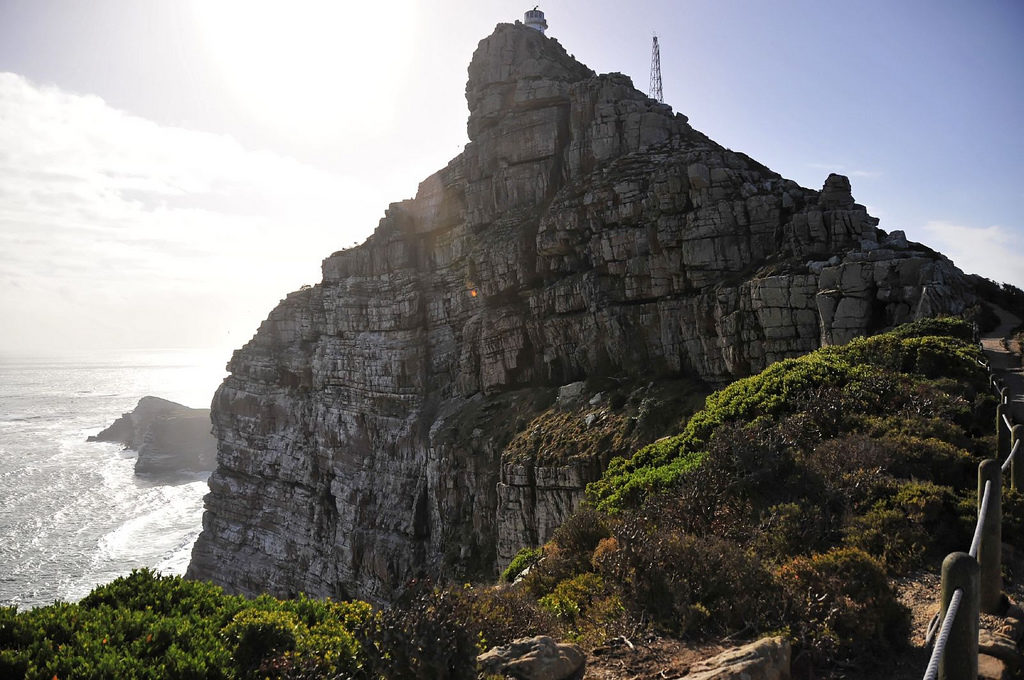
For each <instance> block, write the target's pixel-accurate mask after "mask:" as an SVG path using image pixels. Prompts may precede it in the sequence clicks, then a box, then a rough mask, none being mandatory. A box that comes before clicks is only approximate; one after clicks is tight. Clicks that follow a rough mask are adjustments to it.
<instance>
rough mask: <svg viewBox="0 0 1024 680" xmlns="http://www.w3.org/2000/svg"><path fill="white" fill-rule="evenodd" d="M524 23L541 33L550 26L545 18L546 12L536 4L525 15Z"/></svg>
mask: <svg viewBox="0 0 1024 680" xmlns="http://www.w3.org/2000/svg"><path fill="white" fill-rule="evenodd" d="M523 23H524V24H526V25H527V26H529V27H530V28H533V29H536V30H538V31H540V32H541V33H543V32H544V31H545V30H546V29H547V27H548V22H547V21H546V20H545V19H544V12H541V11H540V10H539V9H537V7H536V6H535V7H534V8H533V9H531V10H529V11H528V12H527V13H526V14H525V15H524V16H523Z"/></svg>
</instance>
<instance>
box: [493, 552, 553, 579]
mask: <svg viewBox="0 0 1024 680" xmlns="http://www.w3.org/2000/svg"><path fill="white" fill-rule="evenodd" d="M543 554H544V551H543V550H542V549H541V548H522V549H520V550H519V552H517V553H516V556H515V557H513V558H512V561H511V562H509V563H508V566H507V567H505V571H503V572H501V577H500V578H499V580H500V581H501V582H502V583H512V582H513V581H515V580H516V578H518V576H519V575H520V574H521V573H523V572H524V571H526V570H527V569H528V568H530V567H532V566H533V565H534V564H536V563H537V560H539V559H540V558H541V555H543Z"/></svg>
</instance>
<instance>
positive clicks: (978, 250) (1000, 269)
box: [922, 220, 1024, 288]
mask: <svg viewBox="0 0 1024 680" xmlns="http://www.w3.org/2000/svg"><path fill="white" fill-rule="evenodd" d="M922 231H923V233H924V238H923V239H922V240H923V241H924V242H925V243H926V244H928V246H929V247H931V248H934V249H935V250H938V251H939V252H941V253H942V254H943V255H946V256H947V257H948V258H950V259H951V260H953V262H954V263H955V264H956V266H957V267H959V268H960V269H962V270H963V271H964V272H966V273H968V274H979V275H981V276H984V277H986V278H989V279H992V280H994V281H997V282H999V283H1012V284H1013V285H1015V286H1017V287H1019V288H1024V251H1021V249H1020V239H1019V236H1018V235H1017V234H1015V233H1014V232H1013V230H1011V229H1009V228H1007V227H1003V226H1000V225H992V226H988V227H974V226H969V225H963V224H953V223H951V222H945V221H941V220H933V221H930V222H928V223H927V224H926V225H925V226H924V227H923V228H922Z"/></svg>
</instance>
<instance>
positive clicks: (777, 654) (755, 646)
mask: <svg viewBox="0 0 1024 680" xmlns="http://www.w3.org/2000/svg"><path fill="white" fill-rule="evenodd" d="M789 657H790V646H789V640H787V639H786V638H782V637H770V638H762V639H760V640H757V641H755V642H751V643H750V644H747V645H744V646H742V647H737V648H736V649H730V650H729V651H727V652H722V653H721V654H719V655H718V656H715V657H712V658H710V659H706V660H705V661H702V662H700V663H698V664H696V665H694V666H693V667H692V668H690V672H689V673H688V674H687V675H686V677H687V678H690V679H691V680H789V678H790V677H791V676H790V669H789V663H790V658H789Z"/></svg>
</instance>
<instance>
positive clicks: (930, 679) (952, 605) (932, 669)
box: [924, 588, 964, 680]
mask: <svg viewBox="0 0 1024 680" xmlns="http://www.w3.org/2000/svg"><path fill="white" fill-rule="evenodd" d="M963 596H964V591H963V590H961V589H960V588H957V589H956V590H954V591H953V597H951V598H949V607H947V608H946V618H944V619H943V620H942V629H941V630H939V637H938V639H937V640H935V646H934V647H932V656H931V658H930V659H928V668H926V669H925V671H924V680H936V678H938V676H939V660H940V659H942V655H943V653H945V651H946V640H947V639H949V631H951V630H952V629H953V621H954V620H955V619H956V612H957V610H958V609H960V600H961V599H963Z"/></svg>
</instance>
